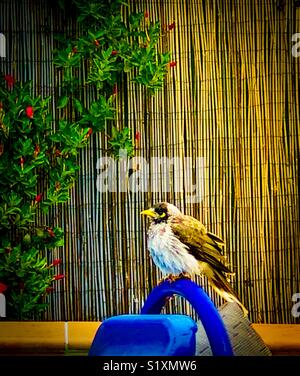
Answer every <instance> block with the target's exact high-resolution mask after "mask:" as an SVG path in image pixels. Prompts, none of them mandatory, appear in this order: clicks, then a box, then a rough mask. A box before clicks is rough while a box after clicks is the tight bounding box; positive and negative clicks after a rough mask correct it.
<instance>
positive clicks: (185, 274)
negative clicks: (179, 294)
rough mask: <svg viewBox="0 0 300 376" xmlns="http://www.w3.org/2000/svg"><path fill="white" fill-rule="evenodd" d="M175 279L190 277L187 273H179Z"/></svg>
mask: <svg viewBox="0 0 300 376" xmlns="http://www.w3.org/2000/svg"><path fill="white" fill-rule="evenodd" d="M177 279H192V277H191V275H190V274H189V273H185V272H183V273H180V274H179V276H178V277H177Z"/></svg>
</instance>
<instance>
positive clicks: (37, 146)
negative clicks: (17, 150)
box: [33, 144, 41, 158]
mask: <svg viewBox="0 0 300 376" xmlns="http://www.w3.org/2000/svg"><path fill="white" fill-rule="evenodd" d="M40 151H41V148H40V145H38V144H36V145H35V147H34V152H33V156H34V158H36V157H37V156H38V155H39V154H40Z"/></svg>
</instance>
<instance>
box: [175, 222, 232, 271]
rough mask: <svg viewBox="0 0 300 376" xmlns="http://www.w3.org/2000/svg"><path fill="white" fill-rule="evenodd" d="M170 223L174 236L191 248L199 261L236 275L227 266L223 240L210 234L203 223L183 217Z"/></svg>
mask: <svg viewBox="0 0 300 376" xmlns="http://www.w3.org/2000/svg"><path fill="white" fill-rule="evenodd" d="M169 223H170V226H171V229H172V231H173V233H174V235H175V236H176V237H177V238H178V239H179V240H180V241H181V242H183V243H184V244H186V245H187V246H188V247H189V249H190V252H191V253H192V254H193V255H194V256H195V257H196V259H197V260H199V261H205V262H207V263H209V264H210V265H211V266H213V267H215V268H216V269H218V270H219V271H222V272H225V273H230V274H234V273H232V271H231V270H230V269H229V268H228V267H227V266H226V265H225V257H224V255H223V249H222V246H223V245H224V242H223V240H222V239H220V238H219V237H218V236H216V235H214V234H212V233H210V232H208V231H207V230H206V227H205V226H204V225H203V224H202V223H201V222H199V221H198V220H197V219H195V218H193V217H190V216H188V215H183V216H176V217H172V218H170V221H169Z"/></svg>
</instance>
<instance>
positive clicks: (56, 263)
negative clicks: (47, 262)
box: [51, 258, 61, 266]
mask: <svg viewBox="0 0 300 376" xmlns="http://www.w3.org/2000/svg"><path fill="white" fill-rule="evenodd" d="M60 263H61V259H60V258H58V259H54V260H53V262H52V264H51V266H56V265H59V264H60Z"/></svg>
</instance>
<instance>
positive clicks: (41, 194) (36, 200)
mask: <svg viewBox="0 0 300 376" xmlns="http://www.w3.org/2000/svg"><path fill="white" fill-rule="evenodd" d="M42 198H43V192H42V193H40V194H38V195H36V196H35V199H34V201H35V203H36V204H38V203H39V202H41V201H42Z"/></svg>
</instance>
